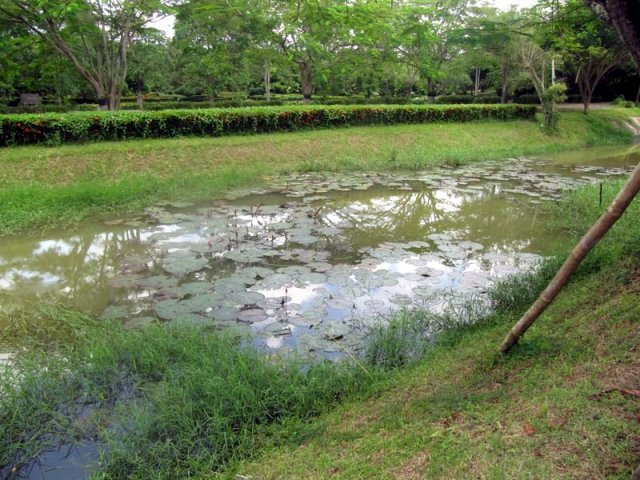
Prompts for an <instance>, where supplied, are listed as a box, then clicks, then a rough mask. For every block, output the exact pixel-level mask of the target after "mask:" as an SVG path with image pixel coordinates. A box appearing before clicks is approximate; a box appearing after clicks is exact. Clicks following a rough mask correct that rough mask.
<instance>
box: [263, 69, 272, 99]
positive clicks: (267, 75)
mask: <svg viewBox="0 0 640 480" xmlns="http://www.w3.org/2000/svg"><path fill="white" fill-rule="evenodd" d="M264 98H265V100H266V101H267V102H270V101H271V63H270V62H268V61H267V62H264Z"/></svg>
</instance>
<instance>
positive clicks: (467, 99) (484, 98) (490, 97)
mask: <svg viewBox="0 0 640 480" xmlns="http://www.w3.org/2000/svg"><path fill="white" fill-rule="evenodd" d="M436 103H437V104H440V105H446V104H450V105H451V104H469V103H480V104H497V103H500V97H498V96H497V95H494V94H491V93H483V94H480V95H439V96H437V97H436Z"/></svg>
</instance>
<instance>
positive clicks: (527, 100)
mask: <svg viewBox="0 0 640 480" xmlns="http://www.w3.org/2000/svg"><path fill="white" fill-rule="evenodd" d="M513 103H520V104H525V105H539V104H540V97H538V95H537V94H535V93H527V94H524V95H519V96H517V97H516V98H514V99H513Z"/></svg>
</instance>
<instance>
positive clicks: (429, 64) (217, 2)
mask: <svg viewBox="0 0 640 480" xmlns="http://www.w3.org/2000/svg"><path fill="white" fill-rule="evenodd" d="M169 15H170V16H174V17H175V34H174V35H173V36H172V37H170V38H169V37H168V36H167V34H166V33H165V32H162V31H159V30H158V29H156V28H153V25H154V23H153V21H154V20H156V19H158V18H159V17H162V16H169ZM0 47H1V48H0V52H1V53H0V96H2V97H3V100H4V103H7V102H13V103H16V102H17V98H18V94H19V93H21V92H37V93H40V94H41V95H43V96H46V98H47V100H48V101H49V102H52V103H59V104H64V103H66V102H70V101H74V100H75V101H76V102H78V101H82V100H83V99H84V100H85V101H90V102H94V103H100V105H101V106H102V107H103V108H104V109H110V110H115V109H119V108H121V107H122V106H123V99H124V101H125V102H124V103H125V104H129V103H132V102H133V101H136V102H137V104H138V107H140V108H142V107H143V102H144V100H145V98H147V99H148V98H149V96H150V94H152V93H153V94H163V95H165V96H164V97H162V96H156V99H163V98H164V99H167V100H177V99H181V100H190V101H201V100H205V101H206V100H213V99H216V98H220V97H223V96H226V97H227V98H228V97H232V98H233V97H234V95H235V96H236V97H240V98H246V97H249V98H253V99H255V100H256V101H264V102H270V101H273V100H274V96H279V98H286V96H287V95H289V96H291V97H296V98H300V99H303V100H304V101H311V100H312V99H314V98H317V97H327V96H348V97H361V98H363V99H367V98H376V97H384V98H391V97H412V96H420V97H423V98H424V99H425V101H433V100H434V99H435V97H437V96H440V97H442V98H443V99H447V96H449V99H450V100H451V101H455V100H456V98H457V99H458V100H460V101H465V102H466V101H469V100H471V101H476V103H483V102H486V103H491V102H501V103H507V102H509V101H510V100H512V99H513V97H514V96H516V95H517V96H519V97H526V96H527V95H529V97H533V98H534V99H535V100H537V101H538V102H540V103H541V104H543V105H547V106H549V108H551V107H550V105H552V104H555V103H556V102H557V101H558V100H562V99H564V98H566V95H567V94H568V95H569V97H570V99H571V100H573V101H581V102H582V103H583V104H584V108H585V111H586V110H587V109H588V107H589V104H590V103H591V101H593V100H594V99H603V100H611V99H612V98H614V97H617V96H619V95H623V96H626V97H627V99H629V100H632V101H637V100H638V98H637V97H638V92H639V90H638V83H639V76H638V72H637V70H636V68H635V66H634V64H633V63H632V62H631V59H630V57H629V55H628V53H627V52H626V50H625V49H623V48H622V46H621V44H620V41H619V40H618V37H617V35H616V33H615V31H614V30H613V29H612V28H611V27H609V26H608V25H607V24H605V23H604V22H602V21H601V20H600V19H599V18H597V16H596V15H595V14H594V13H593V12H592V10H591V9H590V8H588V6H587V5H586V4H585V3H584V1H583V0H540V1H539V3H538V4H537V5H536V6H534V7H533V8H531V9H523V10H515V9H512V10H510V11H506V12H503V11H499V10H497V9H495V8H491V7H487V6H477V5H476V4H475V3H474V2H473V1H472V0H438V1H435V0H432V1H426V0H414V1H408V0H389V1H384V2H381V1H371V0H353V1H350V2H344V1H335V0H334V1H331V0H314V1H310V0H183V1H160V0H102V1H99V0H39V1H37V2H36V1H31V0H0ZM558 84H559V86H558ZM565 87H566V89H567V90H566V91H565ZM229 92H233V94H231V93H229ZM461 96H462V97H461ZM599 97H600V98H599ZM128 107H129V108H130V105H128ZM545 108H546V107H545Z"/></svg>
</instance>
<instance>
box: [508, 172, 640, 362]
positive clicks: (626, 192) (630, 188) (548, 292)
mask: <svg viewBox="0 0 640 480" xmlns="http://www.w3.org/2000/svg"><path fill="white" fill-rule="evenodd" d="M638 191H640V163H639V164H638V165H637V166H636V168H635V169H634V170H633V173H632V174H631V176H630V177H629V180H627V183H625V185H624V187H622V190H620V192H619V193H618V195H616V198H614V200H613V202H611V205H609V208H608V209H607V211H606V212H605V213H603V214H602V216H601V217H600V218H599V219H598V221H597V222H596V223H595V224H594V225H593V226H592V227H591V228H590V229H589V231H588V232H587V233H586V234H585V236H584V237H582V239H581V240H580V242H578V244H577V245H576V246H575V247H574V249H573V250H572V251H571V253H570V254H569V256H568V257H567V259H566V260H565V262H564V264H563V265H562V267H561V268H560V270H558V273H556V275H555V276H554V277H553V279H552V280H551V282H550V283H549V285H548V286H547V288H545V290H544V291H543V292H542V293H541V294H540V296H539V297H538V299H537V300H536V301H535V302H534V304H533V305H531V307H530V308H529V310H527V312H526V313H525V314H524V315H523V316H522V318H521V319H520V320H519V321H518V323H516V324H515V326H514V327H513V328H512V329H511V332H509V335H507V337H506V338H505V339H504V341H503V342H502V344H501V345H500V352H502V353H507V352H508V351H509V350H511V347H513V346H514V345H515V344H516V343H517V342H518V339H520V337H521V336H522V335H523V334H524V332H526V331H527V329H528V328H529V327H530V326H531V324H532V323H533V322H535V321H536V319H537V318H538V317H539V316H540V315H541V314H542V312H544V311H545V309H546V308H547V307H548V306H549V304H550V303H551V302H552V301H553V299H554V298H555V297H556V295H558V293H560V290H562V289H563V288H564V286H565V285H566V284H567V283H568V282H569V278H570V277H571V275H572V274H573V272H574V271H575V270H576V268H578V265H580V262H582V260H583V259H584V257H586V256H587V253H589V252H590V251H591V249H592V248H593V247H594V246H595V245H596V244H597V243H598V241H600V239H601V238H602V237H604V236H605V234H606V233H607V232H608V231H609V229H610V228H611V227H612V226H613V224H614V223H616V221H617V220H618V219H619V218H620V216H622V214H623V213H624V211H625V210H626V209H627V207H628V206H629V204H630V203H631V202H632V201H633V199H634V197H635V196H636V195H637V193H638Z"/></svg>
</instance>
